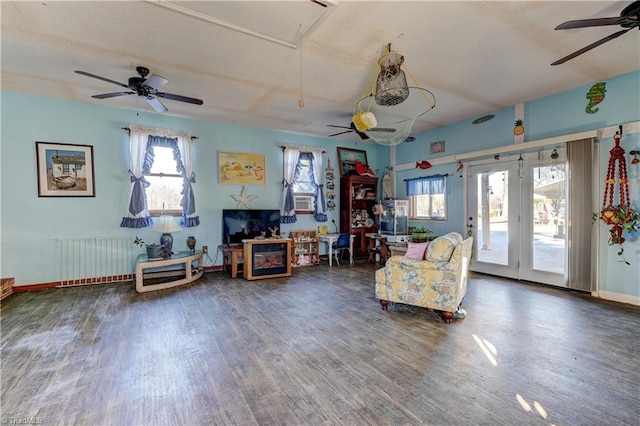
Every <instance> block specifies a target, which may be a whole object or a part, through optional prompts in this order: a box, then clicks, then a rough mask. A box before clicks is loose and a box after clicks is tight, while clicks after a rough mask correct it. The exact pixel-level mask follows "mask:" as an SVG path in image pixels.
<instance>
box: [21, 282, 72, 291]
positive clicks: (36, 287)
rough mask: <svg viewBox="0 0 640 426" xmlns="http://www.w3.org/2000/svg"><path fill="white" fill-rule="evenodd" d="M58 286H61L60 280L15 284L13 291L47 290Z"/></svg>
mask: <svg viewBox="0 0 640 426" xmlns="http://www.w3.org/2000/svg"><path fill="white" fill-rule="evenodd" d="M56 287H60V281H54V282H50V283H40V284H26V285H14V286H13V292H14V293H22V292H23V291H38V290H47V289H50V288H56Z"/></svg>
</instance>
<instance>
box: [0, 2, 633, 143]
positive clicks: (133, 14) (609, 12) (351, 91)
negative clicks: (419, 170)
mask: <svg viewBox="0 0 640 426" xmlns="http://www.w3.org/2000/svg"><path fill="white" fill-rule="evenodd" d="M318 1H319V2H320V1H322V2H325V3H335V4H333V5H332V4H329V5H328V7H322V6H320V5H318V4H316V3H314V2H311V1H306V0H300V1H293V2H292V1H280V2H274V1H253V2H245V1H229V2H173V1H172V2H166V1H163V2H158V1H126V2H119V1H110V2H101V1H84V2H76V1H73V2H60V1H46V0H45V1H34V2H26V1H19V2H9V1H2V2H0V7H1V16H2V32H1V39H2V46H1V47H2V50H1V52H2V63H1V65H2V80H1V84H2V90H7V91H15V92H20V93H26V94H32V95H40V96H46V97H55V98H62V99H70V100H75V101H81V102H89V103H95V104H101V105H106V106H112V107H120V108H127V109H131V110H132V112H133V111H135V109H136V108H140V110H144V111H149V112H151V113H155V112H153V110H152V109H151V107H150V106H149V105H147V104H146V103H145V102H142V101H141V102H139V103H138V102H136V98H135V97H134V96H123V97H118V98H110V99H103V100H99V99H93V98H91V95H95V94H101V93H108V92H117V91H121V90H122V88H118V86H116V85H114V84H110V83H108V82H105V81H101V80H97V79H92V78H89V77H86V76H83V75H79V74H76V73H74V70H83V71H86V72H89V73H92V74H97V75H100V76H103V77H106V78H108V79H111V80H116V81H120V82H123V83H126V82H127V79H128V78H129V77H132V76H135V75H136V72H135V67H136V66H137V65H144V66H146V67H148V68H149V69H150V70H151V73H152V74H153V73H155V74H159V75H161V76H163V77H165V78H167V79H168V80H169V82H168V83H167V84H166V85H164V86H162V88H161V89H160V90H162V91H164V92H169V93H174V94H179V95H185V96H189V97H196V98H201V99H203V100H204V105H202V106H197V105H190V104H186V103H182V102H176V101H172V100H162V102H163V103H164V104H165V105H166V106H167V108H168V109H169V112H167V113H165V114H174V115H179V116H186V117H192V118H198V119H204V120H211V121H219V122H228V123H234V124H239V125H243V126H250V127H256V128H264V129H276V130H282V131H287V132H296V133H305V134H312V135H321V136H327V135H329V134H331V133H334V132H335V131H336V129H333V128H329V127H327V124H334V125H345V126H348V125H349V123H350V121H351V116H352V114H353V105H354V103H355V102H356V101H357V100H358V99H360V98H361V97H362V95H363V94H364V91H365V87H366V85H367V82H368V81H369V78H370V75H371V73H372V71H373V69H374V65H375V63H376V60H377V58H378V57H379V56H380V53H381V51H382V48H383V46H384V45H385V44H387V43H391V44H392V48H393V49H394V50H395V51H397V52H398V53H400V54H402V55H404V57H405V65H406V66H407V69H408V70H409V72H410V73H411V75H413V77H414V78H415V80H416V81H417V82H418V84H419V85H420V86H421V87H424V88H427V89H429V90H431V91H432V92H433V93H434V94H435V96H436V99H437V107H436V108H435V109H434V110H433V111H430V112H429V113H427V114H425V115H423V116H421V117H419V119H418V120H417V121H416V123H415V125H414V128H413V130H414V131H413V133H419V132H421V131H425V130H428V129H433V128H437V127H441V126H445V125H448V124H451V123H454V122H457V121H460V120H472V119H474V118H477V117H478V116H481V115H484V114H487V113H489V112H492V111H495V110H498V109H501V108H505V107H510V106H513V105H515V104H519V103H521V102H526V101H530V100H533V99H537V98H540V97H544V96H547V95H550V94H554V93H558V92H561V91H565V90H568V89H572V88H575V87H578V86H581V85H585V84H589V83H592V82H596V81H600V80H605V79H607V78H610V77H613V76H616V75H620V74H623V73H627V72H630V71H633V70H638V69H640V37H639V35H638V31H635V30H633V31H630V32H629V33H627V34H625V35H623V36H621V37H619V38H616V39H614V40H612V41H610V42H608V43H606V44H604V45H602V46H600V47H597V48H595V49H594V50H591V51H589V52H587V53H585V54H583V55H581V56H579V57H577V58H575V59H573V60H570V61H568V62H566V63H565V64H563V65H559V66H553V67H552V66H550V63H551V62H553V61H555V60H557V59H559V58H561V57H563V56H565V55H567V54H569V53H571V52H573V51H575V50H578V49H580V48H582V47H584V46H586V45H588V44H590V43H592V42H594V41H596V40H599V39H600V38H603V37H605V36H607V35H609V34H611V33H614V32H616V31H618V30H620V27H618V26H608V27H593V28H584V29H574V30H564V31H554V27H555V26H556V25H558V24H560V23H562V22H564V21H567V20H572V19H587V18H599V17H610V16H619V14H620V12H621V10H622V9H623V8H624V7H626V6H627V5H629V4H630V3H631V2H629V1H607V2H593V1H558V2H547V1H517V2H516V1H498V2H487V1H473V2H459V1H446V2H435V1H412V2H405V1H393V2H378V1H339V2H337V1H336V2H328V1H327V0H318ZM158 3H161V4H166V5H167V6H175V5H177V6H179V7H182V8H186V9H187V11H186V12H188V13H182V12H179V11H176V10H172V9H169V8H167V7H161V6H159V5H158ZM223 21H224V22H223ZM230 27H235V29H234V28H230ZM301 35H302V39H303V43H302V50H300V49H299V48H297V47H296V46H297V45H298V39H299V38H300V36H301ZM292 46H293V47H292ZM301 52H302V55H300V53H301ZM301 63H302V79H301V73H300V65H301ZM301 81H302V98H303V99H304V107H303V108H300V107H299V106H298V100H299V99H300V88H301ZM410 85H411V84H410ZM639 96H640V95H639ZM639 102H640V99H639ZM134 117H135V116H134V114H133V113H132V120H134ZM340 138H343V139H345V140H355V138H357V136H356V135H355V134H353V133H350V134H347V135H344V136H340Z"/></svg>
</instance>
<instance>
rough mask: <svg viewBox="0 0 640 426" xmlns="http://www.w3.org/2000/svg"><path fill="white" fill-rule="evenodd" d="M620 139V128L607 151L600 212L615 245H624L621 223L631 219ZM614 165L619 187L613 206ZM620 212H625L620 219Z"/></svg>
mask: <svg viewBox="0 0 640 426" xmlns="http://www.w3.org/2000/svg"><path fill="white" fill-rule="evenodd" d="M621 138H622V126H620V131H619V132H616V134H615V135H614V137H613V139H614V141H615V146H614V147H613V148H612V149H611V150H610V151H609V167H608V169H607V178H606V179H605V180H604V183H605V186H604V197H603V199H602V209H601V210H600V219H602V220H603V221H604V222H605V223H606V224H608V225H612V226H611V229H610V230H609V233H610V234H611V242H612V243H615V244H622V243H624V241H625V240H624V237H623V236H622V231H623V227H622V225H621V224H622V223H625V222H627V221H628V220H630V219H631V212H629V210H630V209H631V199H630V197H629V178H628V177H627V162H626V160H625V158H624V152H625V151H624V149H623V148H622V147H621V146H620V139H621ZM616 163H618V175H619V183H620V185H619V187H618V196H619V203H618V205H617V206H615V205H614V204H613V203H614V198H615V184H616ZM620 211H622V212H623V214H624V212H626V213H627V216H626V217H620V215H619V214H618V213H619V212H620Z"/></svg>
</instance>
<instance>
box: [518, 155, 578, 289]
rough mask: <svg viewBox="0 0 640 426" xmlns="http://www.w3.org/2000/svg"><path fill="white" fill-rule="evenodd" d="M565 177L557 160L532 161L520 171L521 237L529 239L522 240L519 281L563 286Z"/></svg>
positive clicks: (562, 163) (561, 165) (560, 163)
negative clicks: (522, 201)
mask: <svg viewBox="0 0 640 426" xmlns="http://www.w3.org/2000/svg"><path fill="white" fill-rule="evenodd" d="M563 154H564V153H561V154H560V155H561V156H562V155H563ZM562 158H564V157H563V156H562ZM565 176H566V174H565V164H564V162H560V161H558V159H556V160H554V161H547V162H546V163H545V162H542V161H539V160H535V161H531V162H530V164H529V165H528V166H527V167H526V168H525V170H524V171H523V185H522V186H523V200H524V203H523V235H527V236H528V237H527V238H525V239H523V241H522V247H523V250H522V264H521V271H520V274H521V277H522V279H525V280H529V281H535V282H540V283H545V284H552V285H558V286H564V275H565V268H566V258H567V253H566V246H567V244H566V225H567V224H566V217H565V212H566V205H567V199H566V186H565ZM525 194H526V195H525ZM528 212H531V216H529V213H528Z"/></svg>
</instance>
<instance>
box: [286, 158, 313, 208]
mask: <svg viewBox="0 0 640 426" xmlns="http://www.w3.org/2000/svg"><path fill="white" fill-rule="evenodd" d="M301 154H302V153H301ZM300 161H306V162H308V165H307V166H306V167H307V168H308V169H309V172H308V173H307V174H306V175H307V176H309V178H310V180H308V181H300V182H309V183H310V184H311V186H315V183H314V182H313V180H311V173H312V172H313V170H312V168H311V159H308V158H305V159H303V158H300V157H299V158H298V163H297V164H298V165H299V164H300ZM298 165H296V169H297V168H298ZM298 182H299V181H298V173H294V176H293V183H292V184H291V187H292V190H291V192H292V194H293V198H294V203H293V205H294V206H295V199H296V198H297V197H311V200H312V203H313V205H312V209H311V210H295V212H296V215H298V214H301V215H309V214H310V215H312V214H314V212H315V210H316V200H315V192H307V191H295V190H294V189H293V188H295V185H296V183H298Z"/></svg>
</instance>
